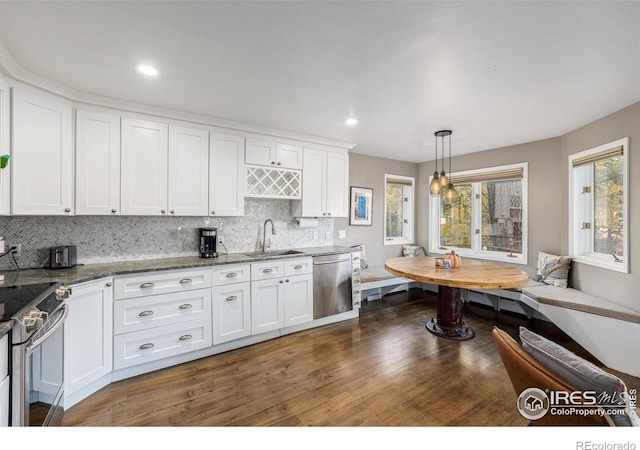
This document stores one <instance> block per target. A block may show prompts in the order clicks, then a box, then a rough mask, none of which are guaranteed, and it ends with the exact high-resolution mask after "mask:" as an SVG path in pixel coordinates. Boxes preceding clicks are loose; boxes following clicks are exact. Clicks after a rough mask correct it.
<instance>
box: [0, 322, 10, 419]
mask: <svg viewBox="0 0 640 450" xmlns="http://www.w3.org/2000/svg"><path fill="white" fill-rule="evenodd" d="M9 381H10V378H9V336H8V335H6V334H5V335H4V336H3V337H2V339H0V427H6V426H8V425H9V406H10V403H9Z"/></svg>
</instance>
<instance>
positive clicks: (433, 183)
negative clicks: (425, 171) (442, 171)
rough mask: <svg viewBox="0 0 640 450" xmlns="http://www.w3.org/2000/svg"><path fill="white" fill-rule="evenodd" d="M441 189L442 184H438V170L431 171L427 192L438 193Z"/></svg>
mask: <svg viewBox="0 0 640 450" xmlns="http://www.w3.org/2000/svg"><path fill="white" fill-rule="evenodd" d="M441 191H442V186H441V185H440V175H438V171H437V170H436V171H435V172H433V179H432V180H431V184H429V192H430V193H431V195H440V192H441Z"/></svg>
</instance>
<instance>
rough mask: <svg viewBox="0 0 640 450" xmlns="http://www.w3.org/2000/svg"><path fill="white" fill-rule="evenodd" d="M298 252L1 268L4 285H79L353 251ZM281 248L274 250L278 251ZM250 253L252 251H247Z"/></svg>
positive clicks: (337, 248)
mask: <svg viewBox="0 0 640 450" xmlns="http://www.w3.org/2000/svg"><path fill="white" fill-rule="evenodd" d="M292 250H295V251H298V252H300V253H297V254H285V255H278V254H265V255H259V256H247V255H246V254H245V253H230V254H228V255H220V256H219V257H217V258H199V257H198V256H186V257H179V258H162V259H146V260H136V261H118V262H110V263H104V264H85V265H78V266H76V267H73V268H71V269H23V270H8V271H0V275H4V283H2V282H0V285H1V286H21V285H25V284H37V283H52V282H60V283H63V284H67V285H69V284H76V283H82V282H85V281H91V280H97V279H99V278H104V277H110V276H117V275H127V274H132V273H140V272H152V271H156V270H178V269H189V268H194V267H209V266H217V265H221V264H242V263H245V264H246V263H252V262H258V261H266V260H273V259H289V258H301V257H309V256H321V255H331V254H338V253H350V252H352V251H354V250H353V249H352V248H350V247H340V246H325V247H304V248H296V249H292ZM277 252H278V250H274V253H277ZM246 253H250V252H246Z"/></svg>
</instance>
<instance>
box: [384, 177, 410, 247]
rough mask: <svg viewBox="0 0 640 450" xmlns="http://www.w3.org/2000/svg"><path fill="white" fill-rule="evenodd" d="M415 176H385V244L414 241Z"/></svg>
mask: <svg viewBox="0 0 640 450" xmlns="http://www.w3.org/2000/svg"><path fill="white" fill-rule="evenodd" d="M414 181H415V180H414V178H413V177H404V176H401V175H388V174H386V175H385V176H384V245H397V244H412V243H413V228H414V226H413V223H414V222H413V195H414V193H413V190H414V187H413V186H414Z"/></svg>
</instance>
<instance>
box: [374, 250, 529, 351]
mask: <svg viewBox="0 0 640 450" xmlns="http://www.w3.org/2000/svg"><path fill="white" fill-rule="evenodd" d="M384 267H385V269H387V271H388V272H391V273H392V274H394V275H398V276H400V277H405V278H410V279H412V280H416V281H421V282H423V283H429V284H436V285H438V316H437V319H435V320H434V319H433V318H431V320H429V321H428V322H427V323H426V327H427V330H429V331H430V332H431V333H433V334H435V335H437V336H440V337H444V338H447V339H455V340H459V341H464V340H467V339H471V338H473V337H474V336H475V331H474V330H473V328H471V327H470V326H468V325H466V324H465V322H464V321H463V320H462V297H461V295H460V289H510V288H516V287H522V286H525V285H526V284H527V281H528V279H529V275H528V274H527V273H526V272H525V271H523V270H519V269H515V268H513V267H510V266H507V265H505V264H498V263H494V262H489V261H476V260H472V259H463V260H462V264H460V267H456V268H455V269H444V268H440V267H438V268H436V258H434V257H431V256H417V257H401V258H391V259H388V260H387V261H386V262H385V263H384Z"/></svg>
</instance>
